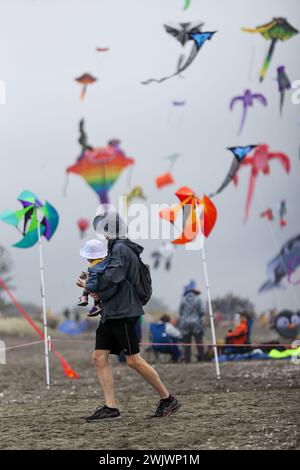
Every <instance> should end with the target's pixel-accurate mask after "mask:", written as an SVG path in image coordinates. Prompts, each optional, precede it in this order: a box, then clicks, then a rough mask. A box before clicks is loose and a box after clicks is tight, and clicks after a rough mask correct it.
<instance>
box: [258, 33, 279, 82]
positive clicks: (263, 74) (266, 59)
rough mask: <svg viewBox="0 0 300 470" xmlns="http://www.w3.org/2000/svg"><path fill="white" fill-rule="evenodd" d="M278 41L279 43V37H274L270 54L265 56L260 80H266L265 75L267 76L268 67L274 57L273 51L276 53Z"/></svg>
mask: <svg viewBox="0 0 300 470" xmlns="http://www.w3.org/2000/svg"><path fill="white" fill-rule="evenodd" d="M276 43H277V39H272V41H271V45H270V48H269V51H268V54H267V56H266V58H265V61H264V63H263V66H262V68H261V71H260V74H259V81H260V82H262V81H263V80H264V78H265V76H266V73H267V70H268V67H269V65H270V62H271V59H272V56H273V53H274V49H275V46H276Z"/></svg>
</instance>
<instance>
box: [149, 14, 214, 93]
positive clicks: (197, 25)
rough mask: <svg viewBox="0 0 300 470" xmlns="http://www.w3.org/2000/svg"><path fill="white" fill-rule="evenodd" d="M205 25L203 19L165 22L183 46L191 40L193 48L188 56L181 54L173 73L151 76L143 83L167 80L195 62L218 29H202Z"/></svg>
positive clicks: (168, 30) (169, 30)
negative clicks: (172, 22)
mask: <svg viewBox="0 0 300 470" xmlns="http://www.w3.org/2000/svg"><path fill="white" fill-rule="evenodd" d="M203 25H204V23H203V22H202V21H201V22H199V21H196V22H194V23H190V22H188V23H179V24H165V25H164V28H165V30H166V32H167V33H168V34H170V35H171V36H173V37H174V38H175V39H176V40H177V41H178V42H180V44H181V45H182V46H185V45H186V43H188V42H191V43H192V49H191V50H190V53H189V55H188V56H187V57H185V56H184V55H180V57H179V60H178V64H177V70H176V71H175V72H174V73H173V74H171V75H167V76H165V77H162V78H159V79H156V78H150V79H148V80H144V81H143V82H141V83H142V84H143V85H149V84H150V83H153V82H156V83H162V82H164V81H165V80H169V79H170V78H172V77H176V76H178V75H180V74H181V73H182V72H183V71H184V70H186V69H187V68H188V67H189V66H190V65H191V64H192V62H194V60H195V58H196V57H197V55H198V52H199V51H200V49H201V48H202V46H203V44H204V43H205V42H206V41H207V40H211V38H212V37H213V35H214V34H215V33H216V31H205V32H204V31H202V27H203Z"/></svg>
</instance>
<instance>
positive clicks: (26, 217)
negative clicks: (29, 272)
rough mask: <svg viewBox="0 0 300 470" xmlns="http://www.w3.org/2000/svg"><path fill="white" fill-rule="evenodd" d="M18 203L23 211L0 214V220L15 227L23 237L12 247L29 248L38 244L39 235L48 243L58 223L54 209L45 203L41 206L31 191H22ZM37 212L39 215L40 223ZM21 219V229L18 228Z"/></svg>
mask: <svg viewBox="0 0 300 470" xmlns="http://www.w3.org/2000/svg"><path fill="white" fill-rule="evenodd" d="M18 201H19V202H20V203H21V204H22V206H23V209H20V210H17V211H14V212H11V211H4V212H2V214H0V220H2V221H3V222H5V223H7V224H9V225H12V226H14V227H16V228H17V229H18V230H19V232H20V233H21V234H22V236H23V238H22V239H21V240H20V241H19V242H17V243H15V244H14V245H13V246H14V247H16V248H30V247H32V246H33V245H35V244H36V243H37V242H38V240H39V235H40V236H43V237H45V238H46V239H47V240H48V241H49V240H50V239H51V238H52V236H53V235H54V232H55V231H56V229H57V225H58V221H59V216H58V213H57V211H56V209H55V208H54V207H53V206H52V205H51V204H50V203H49V202H47V201H46V202H45V204H42V203H41V201H40V200H39V199H38V198H37V197H36V196H35V194H33V193H32V192H31V191H23V192H22V193H21V194H20V195H19V197H18ZM39 212H40V214H41V220H40V221H39ZM22 219H23V223H22V228H20V227H19V226H20V225H21V221H22Z"/></svg>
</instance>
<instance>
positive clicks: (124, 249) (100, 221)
mask: <svg viewBox="0 0 300 470" xmlns="http://www.w3.org/2000/svg"><path fill="white" fill-rule="evenodd" d="M94 227H95V229H96V231H97V232H98V233H101V234H102V235H104V236H105V237H106V238H107V239H108V257H109V261H108V264H107V267H106V269H105V271H104V272H103V274H99V280H98V285H97V286H89V285H88V283H87V285H86V288H87V289H88V290H91V292H92V294H91V295H92V296H99V297H100V299H101V300H102V317H101V321H100V324H99V326H98V329H97V331H96V346H95V351H94V353H93V361H94V364H95V367H96V373H97V377H98V380H99V383H100V386H101V389H102V392H103V395H104V399H105V405H104V406H100V407H98V408H97V409H96V410H95V412H94V413H93V414H92V415H91V416H87V417H86V421H87V422H89V423H90V422H96V421H98V420H102V419H106V418H111V419H116V418H120V411H119V410H118V408H117V405H116V401H115V394H114V384H113V376H112V370H111V367H110V365H109V355H110V354H117V355H118V354H119V353H120V352H121V351H124V353H125V355H126V363H127V365H128V366H129V367H131V368H132V369H134V370H135V371H136V372H138V373H139V374H140V375H141V376H142V377H143V378H144V379H145V380H146V381H147V382H148V383H149V384H150V385H151V386H152V387H153V388H154V389H155V391H156V392H157V393H158V395H159V397H160V402H159V404H158V407H157V409H156V412H155V414H154V417H166V416H169V415H170V414H172V413H174V411H176V410H177V409H178V408H179V406H180V403H179V402H178V400H177V399H176V398H175V397H174V396H173V395H171V394H170V393H169V392H168V390H167V388H166V387H165V385H164V384H163V383H162V381H161V379H160V377H159V375H158V374H157V372H156V371H155V370H154V369H153V367H151V366H150V365H149V364H148V363H147V362H146V361H145V360H144V359H143V358H142V356H141V355H140V349H139V342H138V339H137V335H136V330H135V323H136V321H137V320H138V318H139V317H140V316H141V315H143V314H144V311H143V307H142V305H141V301H140V299H139V297H138V294H137V292H136V289H135V286H136V285H137V282H138V278H139V267H140V261H139V256H140V254H141V253H142V251H143V248H142V247H141V246H140V245H138V244H137V243H133V242H132V241H130V240H128V238H126V235H127V225H126V223H125V222H124V220H123V219H122V218H121V217H120V216H119V214H118V213H116V212H114V211H108V212H106V213H105V214H103V215H100V216H97V217H96V218H95V220H94ZM77 284H78V285H81V281H80V279H79V280H78V281H77ZM112 290H113V292H114V293H113V295H112V294H111V293H112ZM107 292H109V296H108V295H106V293H107Z"/></svg>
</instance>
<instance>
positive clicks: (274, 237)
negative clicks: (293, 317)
mask: <svg viewBox="0 0 300 470" xmlns="http://www.w3.org/2000/svg"><path fill="white" fill-rule="evenodd" d="M257 193H258V196H259V199H260V206H261V210H262V211H263V210H264V198H263V196H262V191H261V188H260V187H259V185H258V188H257ZM267 225H268V228H269V231H270V233H271V238H272V239H273V242H274V245H275V248H276V250H277V251H278V252H279V256H280V258H281V262H282V264H283V266H284V267H285V270H286V273H287V274H288V266H287V265H286V263H285V261H284V258H283V256H282V255H281V247H280V243H279V240H278V238H277V236H276V233H275V230H274V228H273V226H272V225H271V222H268V223H267ZM289 285H290V286H291V287H292V291H293V296H294V300H295V305H296V310H297V309H298V308H299V306H300V301H299V299H298V295H297V293H296V289H295V286H294V285H293V284H290V283H289Z"/></svg>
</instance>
